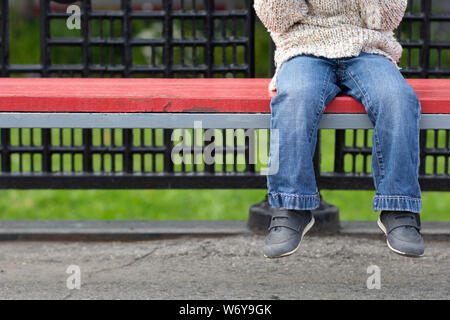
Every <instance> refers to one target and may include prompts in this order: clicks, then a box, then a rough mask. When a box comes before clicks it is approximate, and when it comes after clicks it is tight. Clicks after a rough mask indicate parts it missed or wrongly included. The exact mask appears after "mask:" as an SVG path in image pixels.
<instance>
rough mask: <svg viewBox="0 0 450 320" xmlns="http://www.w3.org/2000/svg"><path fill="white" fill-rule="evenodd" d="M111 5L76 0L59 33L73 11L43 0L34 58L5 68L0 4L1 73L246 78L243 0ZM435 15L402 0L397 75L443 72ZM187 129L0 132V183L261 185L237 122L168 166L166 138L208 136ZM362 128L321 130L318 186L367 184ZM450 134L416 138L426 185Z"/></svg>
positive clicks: (249, 30) (440, 172) (250, 24)
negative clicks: (204, 159)
mask: <svg viewBox="0 0 450 320" xmlns="http://www.w3.org/2000/svg"><path fill="white" fill-rule="evenodd" d="M65 2H68V1H65ZM116 2H117V3H119V7H118V8H116V9H108V10H99V9H96V8H95V7H93V6H92V4H95V0H92V1H91V0H82V1H78V2H75V3H76V4H77V5H79V7H80V9H81V16H80V17H81V20H80V29H79V30H78V29H74V30H73V31H71V33H70V34H67V33H65V32H62V31H61V30H66V29H67V26H66V21H67V19H68V18H69V17H70V16H71V13H67V12H66V11H65V8H66V7H65V6H62V7H61V6H58V5H56V3H55V2H49V1H47V0H40V7H39V8H40V64H34V65H33V64H27V65H23V64H21V65H19V64H10V63H9V59H8V52H9V47H8V41H9V40H8V34H9V31H8V19H7V17H8V1H6V0H2V2H1V8H0V10H1V13H0V21H1V22H0V32H1V34H2V39H1V42H0V48H1V52H0V55H1V56H0V58H1V61H2V66H1V69H0V70H1V73H2V76H15V77H16V76H39V77H168V78H176V77H206V78H209V77H246V78H252V77H254V76H255V63H257V61H255V23H256V22H257V21H255V15H254V12H253V7H252V5H253V1H252V0H242V1H222V2H226V3H227V5H225V6H220V7H219V6H217V5H216V4H217V3H216V1H213V0H201V1H199V0H197V1H196V0H191V1H187V0H186V1H183V0H179V1H169V0H155V1H149V2H151V4H152V6H151V7H142V8H137V7H136V6H135V5H134V1H127V0H121V1H116ZM61 9H62V10H61ZM435 22H446V23H450V14H441V13H434V12H433V8H432V7H431V1H426V0H422V1H413V0H410V3H409V11H408V13H407V15H406V16H405V19H404V21H403V22H402V25H401V27H400V28H399V29H398V33H397V36H398V38H399V39H400V40H401V43H402V45H403V46H404V48H405V54H404V57H403V59H402V66H403V67H404V69H403V70H402V72H403V73H404V75H405V76H407V77H445V76H449V75H450V66H448V65H447V64H448V63H449V62H448V59H449V56H450V53H449V49H450V39H444V40H439V39H438V40H436V39H434V38H433V36H434V34H433V32H432V28H435V27H434V23H435ZM447 29H448V28H447ZM433 30H434V29H433ZM447 31H448V30H447ZM12 41H20V39H13V40H12ZM272 72H273V68H272ZM261 131H264V130H261ZM266 131H267V130H266ZM192 132H193V131H192V130H167V129H163V128H161V129H102V128H98V129H57V128H54V129H40V128H35V129H18V128H13V129H1V132H0V135H1V137H0V141H1V146H0V153H1V168H0V188H36V189H37V188H71V189H76V188H265V187H266V179H265V176H263V175H261V174H260V172H259V170H260V169H261V167H263V166H262V165H261V164H252V163H249V162H250V161H249V148H250V146H249V143H250V141H251V140H252V139H249V136H248V135H245V133H244V132H243V130H239V128H237V130H229V129H227V130H224V129H217V130H216V135H215V137H214V138H215V141H214V142H215V143H216V145H218V146H222V148H221V149H220V155H216V156H220V157H221V160H222V162H221V163H216V164H214V165H208V164H205V163H193V164H189V163H181V164H174V163H173V161H172V159H171V155H172V151H173V148H174V146H175V144H176V141H174V140H173V139H172V137H173V135H178V136H180V135H184V139H183V140H184V143H186V141H187V140H190V142H189V143H188V145H189V147H190V148H188V149H189V150H191V151H190V152H191V154H194V153H195V154H201V153H202V152H203V151H204V149H205V146H206V142H205V141H194V135H193V134H192ZM247 133H248V132H247ZM266 133H267V135H268V132H266ZM370 135H371V131H370V130H332V131H330V130H328V131H326V132H324V130H321V132H320V139H319V143H318V149H317V152H316V157H315V163H316V169H317V176H318V184H319V188H321V189H372V188H373V182H372V178H371V173H370V165H368V164H370V155H371V147H370V140H371V139H370ZM324 136H325V137H324ZM449 136H450V132H449V130H426V131H423V132H422V133H421V142H422V150H421V152H422V156H421V160H422V164H421V169H420V173H421V175H420V183H421V186H422V189H423V190H450V169H449V158H450V143H449ZM200 137H201V134H200ZM187 138H189V139H187ZM200 140H201V139H200ZM267 140H268V139H267ZM325 140H326V143H330V140H332V142H331V143H332V144H333V146H334V155H333V158H334V160H333V168H325V167H324V166H323V163H321V156H322V158H323V154H321V153H320V149H321V148H320V146H321V144H322V145H323V144H324V143H325ZM188 156H190V157H191V159H192V157H193V156H192V155H188ZM238 160H239V161H238ZM238 163H243V164H238Z"/></svg>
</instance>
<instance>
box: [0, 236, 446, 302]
mask: <svg viewBox="0 0 450 320" xmlns="http://www.w3.org/2000/svg"><path fill="white" fill-rule="evenodd" d="M263 239H264V238H263V237H262V236H256V235H251V234H243V235H234V236H226V237H182V238H176V239H169V240H152V241H139V242H43V241H36V242H28V241H3V242H0V299H449V298H450V268H449V267H450V247H449V240H448V238H442V239H439V238H433V239H429V240H426V255H425V257H423V258H419V259H412V258H405V257H401V256H399V255H396V254H394V253H392V252H390V251H389V249H388V248H387V247H386V245H385V242H384V238H383V237H382V236H381V235H380V236H378V235H373V236H368V237H361V236H359V237H356V236H349V235H339V236H329V237H326V236H325V237H324V236H306V237H305V239H304V240H303V241H304V242H303V243H302V246H301V248H300V249H299V251H297V252H296V253H295V254H294V255H292V256H290V257H286V258H282V259H274V260H269V259H265V258H263V256H262V252H261V251H262V244H263ZM70 265H76V266H78V267H79V268H80V272H81V278H80V280H81V281H80V289H79V290H77V289H74V290H69V289H68V288H67V278H68V277H69V276H70V275H69V274H67V273H66V270H67V268H68V267H69V266H70ZM371 265H376V266H378V267H379V270H380V283H381V288H380V289H371V290H369V289H368V288H367V278H368V277H369V276H371V275H372V274H369V273H367V268H368V267H369V266H371ZM70 283H72V284H73V283H76V282H70Z"/></svg>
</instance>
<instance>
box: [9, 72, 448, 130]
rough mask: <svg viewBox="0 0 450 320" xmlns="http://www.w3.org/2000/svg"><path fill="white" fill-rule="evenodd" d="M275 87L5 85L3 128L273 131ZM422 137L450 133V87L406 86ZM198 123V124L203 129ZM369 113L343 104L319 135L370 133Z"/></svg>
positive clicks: (27, 81)
mask: <svg viewBox="0 0 450 320" xmlns="http://www.w3.org/2000/svg"><path fill="white" fill-rule="evenodd" d="M269 81H270V79H231V78H225V79H218V78H215V79H204V78H200V79H160V78H151V79H79V78H77V79H74V78H70V79H69V78H63V79H56V78H50V79H49V78H0V88H1V90H0V127H2V128H24V127H36V128H193V127H194V122H195V121H201V127H202V128H243V129H246V128H268V127H269V124H270V107H269V106H270V100H271V98H272V96H274V95H276V92H269V91H268V89H267V87H268V84H269ZM407 81H408V82H409V83H410V84H411V85H412V87H413V88H414V90H415V92H416V93H417V95H418V97H419V99H420V101H421V105H422V121H421V128H422V129H450V79H408V80H407ZM198 123H199V122H197V125H198ZM371 127H372V124H371V123H370V121H369V118H368V117H367V115H366V114H365V110H364V107H363V106H362V105H361V104H360V103H359V102H357V101H356V100H354V99H353V98H351V97H347V96H338V97H336V98H335V99H334V100H333V101H332V102H331V103H330V104H329V105H328V106H327V108H326V110H325V114H324V116H323V118H322V121H321V124H320V128H322V129H323V128H335V129H359V128H371Z"/></svg>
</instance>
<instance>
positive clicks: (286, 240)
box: [264, 209, 314, 258]
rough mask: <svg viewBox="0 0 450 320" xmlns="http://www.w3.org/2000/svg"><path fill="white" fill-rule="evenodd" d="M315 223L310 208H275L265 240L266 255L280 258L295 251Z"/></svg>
mask: <svg viewBox="0 0 450 320" xmlns="http://www.w3.org/2000/svg"><path fill="white" fill-rule="evenodd" d="M313 225H314V216H313V214H312V213H311V211H310V210H287V209H275V210H274V214H273V216H272V220H271V222H270V226H269V234H268V235H267V237H266V239H265V241H264V257H266V258H280V257H284V256H288V255H290V254H292V253H294V252H295V251H297V249H298V247H299V246H300V242H301V241H302V239H303V236H304V235H305V234H306V232H308V230H309V229H311V227H312V226H313Z"/></svg>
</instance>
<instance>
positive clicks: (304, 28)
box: [254, 0, 407, 91]
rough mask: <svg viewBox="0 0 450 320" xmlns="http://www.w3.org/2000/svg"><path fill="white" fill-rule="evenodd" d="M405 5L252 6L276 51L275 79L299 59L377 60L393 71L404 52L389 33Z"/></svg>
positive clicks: (382, 1)
mask: <svg viewBox="0 0 450 320" xmlns="http://www.w3.org/2000/svg"><path fill="white" fill-rule="evenodd" d="M406 6H407V0H255V2H254V8H255V12H256V14H257V15H258V17H259V19H260V20H261V22H262V23H263V24H264V25H265V27H266V28H267V30H268V31H269V32H270V36H271V37H272V39H273V41H274V43H275V45H276V50H275V56H274V60H275V61H274V62H275V74H274V76H273V78H272V81H271V82H270V84H269V90H272V91H273V90H276V77H277V75H278V71H279V70H280V67H281V65H282V63H283V62H285V61H286V60H288V59H290V58H291V57H294V56H296V55H299V54H311V55H315V56H322V57H326V58H344V57H354V56H357V55H359V53H360V52H361V51H363V52H366V53H376V54H381V55H384V56H386V57H387V58H389V60H391V61H392V62H393V63H394V64H395V65H396V66H397V67H398V65H397V62H398V61H399V60H400V57H401V54H402V47H401V45H400V44H399V43H398V41H397V40H396V39H395V37H394V32H393V30H394V29H396V28H397V27H398V25H399V24H400V21H401V20H402V18H403V15H404V13H405V10H406Z"/></svg>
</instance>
